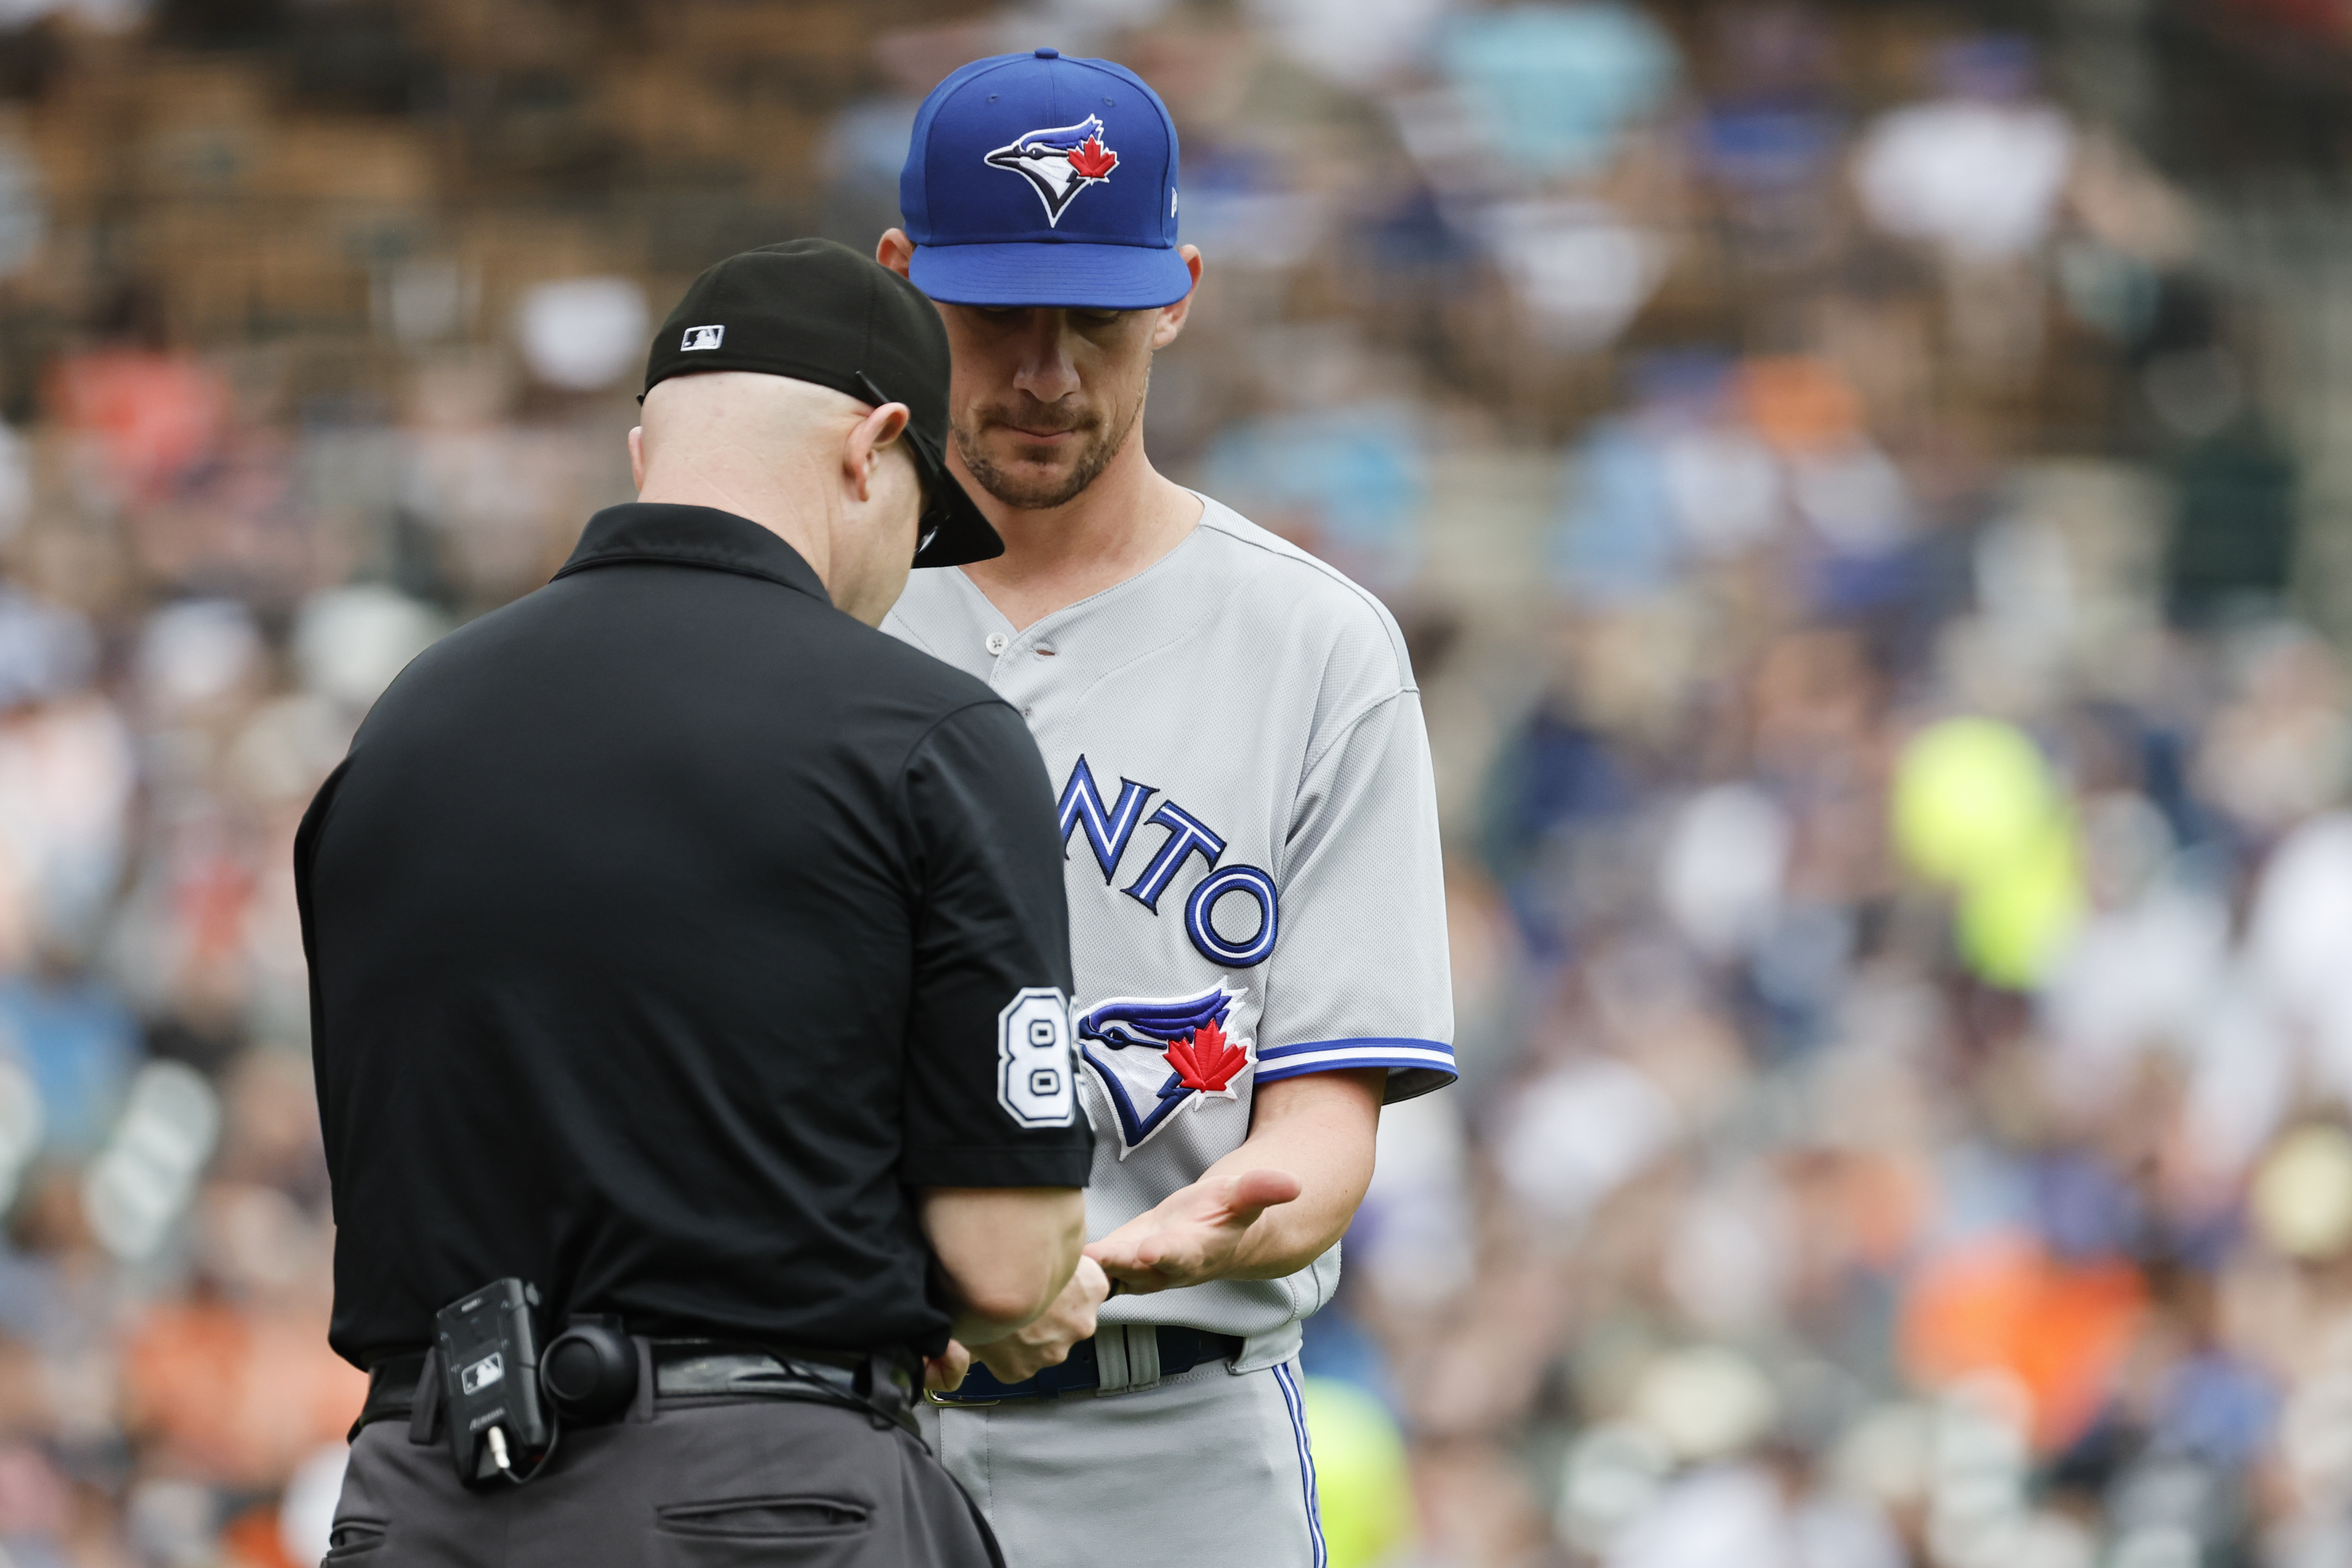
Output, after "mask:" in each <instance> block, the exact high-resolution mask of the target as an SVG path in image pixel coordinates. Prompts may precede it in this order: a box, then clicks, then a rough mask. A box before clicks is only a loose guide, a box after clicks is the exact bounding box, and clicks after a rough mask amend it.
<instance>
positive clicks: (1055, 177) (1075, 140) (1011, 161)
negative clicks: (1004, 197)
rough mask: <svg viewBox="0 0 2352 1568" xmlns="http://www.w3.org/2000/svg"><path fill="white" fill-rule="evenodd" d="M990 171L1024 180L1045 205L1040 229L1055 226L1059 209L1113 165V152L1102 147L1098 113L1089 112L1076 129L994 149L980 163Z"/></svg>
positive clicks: (1034, 135)
mask: <svg viewBox="0 0 2352 1568" xmlns="http://www.w3.org/2000/svg"><path fill="white" fill-rule="evenodd" d="M983 161H984V162H985V163H987V164H988V165H989V166H990V167H991V168H994V169H1010V170H1012V171H1013V173H1014V174H1018V175H1020V176H1021V177H1022V178H1023V179H1024V180H1026V181H1028V182H1029V184H1030V187H1031V188H1032V189H1034V191H1035V192H1036V193H1037V199H1038V200H1039V201H1041V202H1044V203H1045V226H1046V227H1048V228H1054V227H1057V226H1060V224H1061V221H1062V212H1063V209H1064V208H1066V207H1067V206H1068V205H1070V203H1071V201H1072V200H1073V199H1074V198H1076V195H1077V194H1078V193H1079V192H1080V191H1083V190H1085V189H1086V188H1087V186H1088V185H1099V184H1104V183H1105V182H1106V181H1108V179H1109V178H1110V172H1111V171H1112V170H1113V169H1116V168H1118V153H1114V152H1112V151H1111V150H1110V149H1109V148H1108V146H1106V145H1104V143H1103V122H1102V116H1101V115H1099V114H1089V115H1087V117H1086V118H1085V119H1084V120H1081V121H1078V122H1077V123H1076V125H1064V126H1061V127H1059V128H1057V129H1055V130H1051V131H1032V132H1029V133H1027V134H1026V135H1024V136H1020V137H1016V138H1014V139H1013V141H1012V142H1007V143H1006V144H1005V145H1003V146H1002V147H999V148H998V149H997V150H996V151H995V152H993V153H990V154H988V156H987V158H986V159H985V160H983Z"/></svg>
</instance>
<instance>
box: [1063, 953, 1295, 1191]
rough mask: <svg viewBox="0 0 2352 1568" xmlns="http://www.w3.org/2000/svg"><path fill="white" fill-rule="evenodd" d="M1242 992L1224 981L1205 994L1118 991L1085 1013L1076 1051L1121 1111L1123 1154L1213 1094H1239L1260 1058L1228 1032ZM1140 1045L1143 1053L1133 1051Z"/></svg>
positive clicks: (1235, 1096) (1226, 1096)
mask: <svg viewBox="0 0 2352 1568" xmlns="http://www.w3.org/2000/svg"><path fill="white" fill-rule="evenodd" d="M1239 994H1240V993H1238V992H1233V991H1228V990H1226V989H1225V987H1224V986H1223V985H1222V984H1221V985H1219V986H1218V987H1217V988H1216V989H1215V990H1214V991H1212V992H1209V993H1208V994H1205V995H1201V996H1180V997H1168V998H1157V999H1154V998H1143V997H1119V998H1117V999H1115V1000H1113V1001H1109V1002H1104V1003H1101V1004H1100V1005H1097V1006H1095V1007H1093V1008H1090V1009H1088V1010H1087V1012H1086V1013H1085V1014H1083V1015H1081V1016H1080V1017H1079V1019H1078V1055H1079V1056H1080V1058H1083V1059H1084V1060H1085V1061H1086V1063H1087V1066H1089V1067H1091V1068H1094V1070H1095V1076H1096V1078H1097V1079H1099V1080H1100V1081H1101V1083H1102V1086H1103V1089H1104V1092H1105V1094H1106V1096H1107V1097H1108V1099H1109V1100H1110V1102H1111V1109H1112V1110H1115V1111H1117V1112H1118V1131H1119V1158H1120V1159H1122V1160H1124V1159H1125V1158H1127V1156H1128V1155H1129V1154H1130V1153H1132V1152H1135V1150H1137V1149H1138V1148H1139V1147H1141V1146H1142V1144H1143V1143H1144V1142H1145V1141H1146V1140H1148V1139H1149V1138H1150V1136H1151V1135H1152V1134H1153V1133H1154V1132H1157V1131H1160V1128H1162V1127H1164V1126H1166V1125H1167V1122H1168V1119H1169V1118H1170V1117H1171V1116H1172V1115H1174V1114H1175V1113H1176V1112H1177V1111H1178V1110H1181V1109H1183V1108H1184V1107H1185V1106H1187V1105H1198V1104H1199V1103H1200V1102H1201V1101H1202V1100H1204V1099H1206V1098H1208V1097H1209V1096H1211V1095H1215V1096H1217V1097H1218V1098H1220V1099H1223V1100H1235V1099H1238V1098H1239V1095H1238V1094H1237V1093H1236V1091H1235V1090H1234V1079H1237V1078H1239V1077H1240V1076H1241V1075H1242V1074H1243V1073H1244V1072H1245V1071H1247V1070H1248V1069H1249V1068H1250V1067H1251V1065H1252V1063H1253V1062H1254V1060H1255V1057H1254V1055H1253V1053H1252V1052H1251V1049H1250V1042H1249V1041H1247V1040H1235V1039H1231V1038H1229V1037H1227V1036H1226V1034H1225V1028H1224V1026H1225V1020H1226V1018H1227V1016H1229V1015H1230V1014H1231V1013H1232V1011H1233V1005H1234V998H1235V997H1236V996H1237V995H1239ZM1097 1047H1100V1050H1099V1054H1098V1053H1097ZM1135 1047H1142V1050H1141V1052H1140V1053H1139V1054H1137V1055H1134V1056H1130V1055H1129V1054H1128V1053H1129V1051H1131V1050H1133V1049H1134V1048H1135ZM1147 1097H1148V1098H1147ZM1139 1101H1141V1102H1143V1104H1148V1105H1149V1107H1150V1109H1149V1110H1144V1109H1142V1108H1141V1107H1140V1106H1139Z"/></svg>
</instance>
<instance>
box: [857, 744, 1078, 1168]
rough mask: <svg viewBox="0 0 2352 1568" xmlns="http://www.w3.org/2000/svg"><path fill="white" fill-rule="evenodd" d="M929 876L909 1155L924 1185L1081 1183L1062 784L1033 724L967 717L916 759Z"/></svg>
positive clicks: (916, 852) (921, 854) (916, 855)
mask: <svg viewBox="0 0 2352 1568" xmlns="http://www.w3.org/2000/svg"><path fill="white" fill-rule="evenodd" d="M900 793H901V808H902V810H903V811H904V812H905V814H906V815H905V818H904V822H905V828H904V831H905V833H906V837H907V842H908V845H909V847H910V850H911V854H910V861H911V869H912V873H913V875H914V878H915V882H916V886H915V889H914V891H915V909H916V915H915V952H914V994H913V997H912V998H911V1004H910V1005H909V1007H908V1023H907V1042H906V1077H905V1089H904V1093H905V1105H904V1109H905V1121H904V1123H903V1125H904V1126H905V1129H906V1145H905V1150H904V1152H903V1153H902V1155H901V1157H900V1162H899V1176H900V1179H901V1180H902V1181H904V1182H906V1183H907V1184H908V1185H910V1186H921V1187H1077V1186H1084V1185H1085V1184H1086V1182H1087V1168H1088V1166H1089V1164H1090V1163H1091V1160H1092V1155H1093V1149H1094V1133H1093V1131H1092V1129H1091V1128H1089V1127H1088V1125H1087V1114H1086V1109H1085V1105H1084V1102H1083V1100H1081V1098H1080V1097H1079V1095H1078V1093H1077V1084H1076V1053H1075V1052H1074V1051H1073V1050H1072V1049H1071V1046H1070V1038H1069V994H1070V985H1071V978H1070V926H1069V910H1068V907H1067V906H1066V903H1065V902H1064V895H1063V889H1062V847H1061V842H1060V839H1059V837H1057V836H1056V834H1055V826H1054V795H1053V788H1052V786H1051V784H1048V783H1047V781H1046V778H1045V763H1044V761H1043V760H1042V759H1041V758H1040V757H1039V756H1038V754H1037V745H1036V742H1034V740H1033V739H1031V737H1030V734H1029V730H1028V726H1027V725H1026V724H1024V723H1023V721H1022V720H1021V716H1020V715H1019V714H1018V713H1016V712H1014V711H1013V710H1012V709H1011V708H1010V707H1008V706H1006V705H1005V704H1003V703H1001V702H984V703H975V704H974V705H972V706H971V707H969V708H963V709H959V710H956V711H955V712H953V713H950V714H949V715H948V716H947V717H946V718H944V719H942V720H940V722H939V723H938V724H936V725H934V726H933V727H932V729H931V730H930V731H929V733H928V734H927V735H925V737H924V738H923V740H922V741H921V742H919V744H918V745H917V746H916V747H915V749H914V751H913V752H912V753H911V754H910V755H909V757H908V762H907V765H906V769H905V772H904V773H903V775H902V777H901V781H900Z"/></svg>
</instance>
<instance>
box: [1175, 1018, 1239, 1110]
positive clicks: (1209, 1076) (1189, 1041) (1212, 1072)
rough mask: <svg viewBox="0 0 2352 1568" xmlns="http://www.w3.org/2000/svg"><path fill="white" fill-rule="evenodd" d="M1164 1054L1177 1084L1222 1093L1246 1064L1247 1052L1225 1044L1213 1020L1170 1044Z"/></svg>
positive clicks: (1223, 1036) (1221, 1031)
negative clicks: (1174, 1074)
mask: <svg viewBox="0 0 2352 1568" xmlns="http://www.w3.org/2000/svg"><path fill="white" fill-rule="evenodd" d="M1167 1054H1168V1065H1169V1066H1170V1067H1171V1068H1175V1069H1176V1081H1177V1082H1178V1083H1179V1084H1181V1085H1182V1086H1183V1087H1184V1088H1186V1089H1201V1090H1203V1091H1204V1092H1206V1093H1209V1094H1223V1093H1224V1092H1225V1086H1226V1085H1227V1084H1230V1083H1231V1082H1233V1081H1234V1074H1235V1073H1238V1072H1240V1071H1241V1070H1242V1068H1245V1067H1247V1066H1249V1053H1248V1052H1246V1051H1243V1050H1240V1049H1237V1048H1235V1047H1234V1046H1232V1045H1230V1044H1228V1043H1227V1042H1226V1039H1225V1032H1224V1030H1223V1029H1221V1028H1219V1027H1218V1026H1217V1025H1216V1023H1215V1021H1214V1020H1212V1021H1210V1022H1208V1023H1206V1024H1203V1025H1202V1026H1200V1027H1199V1028H1197V1029H1195V1030H1193V1031H1192V1034H1191V1035H1190V1036H1188V1037H1185V1038H1183V1039H1181V1040H1178V1041H1177V1042H1176V1043H1175V1044H1173V1045H1171V1046H1170V1047H1168V1053H1167Z"/></svg>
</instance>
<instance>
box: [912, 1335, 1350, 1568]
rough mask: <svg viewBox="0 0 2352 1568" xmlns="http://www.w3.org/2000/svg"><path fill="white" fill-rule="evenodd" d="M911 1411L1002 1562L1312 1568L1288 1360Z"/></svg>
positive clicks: (1308, 1462) (1321, 1555)
mask: <svg viewBox="0 0 2352 1568" xmlns="http://www.w3.org/2000/svg"><path fill="white" fill-rule="evenodd" d="M922 1415H923V1422H924V1429H925V1431H926V1432H927V1433H931V1434H934V1435H935V1436H933V1439H932V1446H933V1447H936V1448H937V1449H938V1450H939V1454H940V1459H941V1460H942V1461H943V1462H944V1463H945V1464H946V1466H947V1468H948V1469H949V1471H950V1473H952V1474H953V1475H954V1477H955V1478H956V1479H957V1480H959V1481H961V1482H962V1483H963V1488H964V1489H965V1490H966V1491H967V1492H970V1493H971V1497H972V1500H973V1501H975V1502H977V1503H978V1504H980V1507H981V1511H982V1512H983V1513H985V1514H987V1515H988V1521H989V1524H990V1526H991V1527H992V1528H993V1529H994V1531H996V1539H997V1540H998V1542H1001V1543H1002V1544H1003V1551H1004V1561H1005V1562H1006V1563H1008V1564H1009V1565H1010V1568H1103V1564H1104V1563H1117V1564H1118V1568H1324V1563H1325V1555H1326V1554H1325V1552H1324V1546H1323V1529H1322V1521H1321V1520H1320V1518H1319V1517H1318V1504H1317V1502H1316V1500H1315V1460H1314V1456H1313V1454H1312V1452H1311V1451H1310V1449H1309V1447H1308V1446H1307V1410H1306V1405H1305V1402H1304V1401H1303V1399H1302V1398H1301V1397H1300V1394H1299V1391H1298V1363H1297V1362H1296V1361H1292V1362H1288V1363H1285V1364H1283V1365H1280V1366H1273V1367H1267V1368H1265V1369H1264V1370H1262V1371H1258V1372H1247V1373H1234V1372H1230V1371H1228V1370H1227V1369H1226V1367H1225V1364H1224V1363H1223V1362H1211V1363H1208V1364H1206V1365H1204V1366H1197V1367H1194V1368H1193V1369H1192V1371H1190V1372H1187V1373H1180V1374H1179V1375H1177V1376H1175V1377H1171V1378H1170V1379H1168V1380H1167V1381H1166V1382H1165V1383H1161V1384H1157V1385H1155V1386H1153V1387H1151V1388H1147V1389H1137V1390H1132V1391H1129V1392H1126V1393H1120V1394H1064V1395H1062V1396H1061V1397H1060V1398H1059V1399H1017V1400H1006V1401H1005V1402H1004V1403H1003V1404H1002V1405H975V1406H954V1405H950V1406H947V1407H945V1408H940V1407H937V1406H927V1407H926V1408H925V1409H924V1411H923V1413H922Z"/></svg>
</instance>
